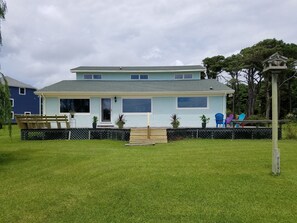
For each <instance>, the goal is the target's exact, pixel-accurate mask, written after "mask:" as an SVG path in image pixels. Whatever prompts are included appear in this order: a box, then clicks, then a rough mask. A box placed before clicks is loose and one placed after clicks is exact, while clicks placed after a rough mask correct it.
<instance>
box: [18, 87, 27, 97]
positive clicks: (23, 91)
mask: <svg viewBox="0 0 297 223" xmlns="http://www.w3.org/2000/svg"><path fill="white" fill-rule="evenodd" d="M19 94H20V95H25V94H26V88H22V87H20V88H19Z"/></svg>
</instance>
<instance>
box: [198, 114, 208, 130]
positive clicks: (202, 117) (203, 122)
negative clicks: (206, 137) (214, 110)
mask: <svg viewBox="0 0 297 223" xmlns="http://www.w3.org/2000/svg"><path fill="white" fill-rule="evenodd" d="M200 119H201V121H202V124H201V125H202V128H203V129H205V128H206V123H208V121H209V119H210V118H207V117H206V116H205V115H201V116H200Z"/></svg>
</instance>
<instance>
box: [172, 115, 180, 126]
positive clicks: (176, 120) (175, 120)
mask: <svg viewBox="0 0 297 223" xmlns="http://www.w3.org/2000/svg"><path fill="white" fill-rule="evenodd" d="M170 124H171V125H172V127H173V128H174V129H177V128H178V127H179V125H180V121H179V117H177V114H173V115H171V123H170Z"/></svg>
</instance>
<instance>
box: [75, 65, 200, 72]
mask: <svg viewBox="0 0 297 223" xmlns="http://www.w3.org/2000/svg"><path fill="white" fill-rule="evenodd" d="M187 70H189V71H193V70H197V71H204V70H205V68H204V67H203V66H200V65H188V66H133V67H132V66H123V67H121V66H116V67H111V66H80V67H76V68H73V69H71V72H73V73H75V72H86V71H93V72H95V71H96V72H129V71H130V72H133V71H137V72H156V71H160V72H166V71H187Z"/></svg>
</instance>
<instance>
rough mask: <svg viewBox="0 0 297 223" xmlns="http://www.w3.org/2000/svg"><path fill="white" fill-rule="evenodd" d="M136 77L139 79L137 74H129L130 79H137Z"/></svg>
mask: <svg viewBox="0 0 297 223" xmlns="http://www.w3.org/2000/svg"><path fill="white" fill-rule="evenodd" d="M137 79H139V75H136V74H132V75H131V80H137Z"/></svg>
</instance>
